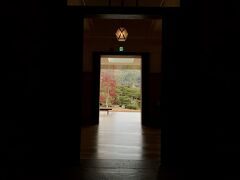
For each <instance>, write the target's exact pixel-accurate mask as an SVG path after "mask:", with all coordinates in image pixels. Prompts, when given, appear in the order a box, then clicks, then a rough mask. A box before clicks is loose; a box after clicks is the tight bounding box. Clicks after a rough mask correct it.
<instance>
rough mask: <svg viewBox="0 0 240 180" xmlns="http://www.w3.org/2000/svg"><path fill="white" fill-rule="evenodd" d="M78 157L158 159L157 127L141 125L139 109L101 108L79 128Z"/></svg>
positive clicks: (158, 141) (158, 139) (158, 131)
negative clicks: (89, 122)
mask: <svg viewBox="0 0 240 180" xmlns="http://www.w3.org/2000/svg"><path fill="white" fill-rule="evenodd" d="M80 157H81V159H125V160H126V159H128V160H146V159H149V160H151V159H152V160H160V129H155V128H148V127H142V125H141V113H139V112H109V114H107V112H105V111H103V112H100V123H99V125H98V126H89V127H84V128H82V135H81V152H80Z"/></svg>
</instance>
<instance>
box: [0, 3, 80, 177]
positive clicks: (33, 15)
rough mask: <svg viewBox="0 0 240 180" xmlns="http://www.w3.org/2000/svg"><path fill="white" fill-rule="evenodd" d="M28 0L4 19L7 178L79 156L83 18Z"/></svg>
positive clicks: (73, 160) (40, 170)
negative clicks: (31, 2) (28, 0)
mask: <svg viewBox="0 0 240 180" xmlns="http://www.w3.org/2000/svg"><path fill="white" fill-rule="evenodd" d="M25 5H26V4H24V7H23V8H21V7H22V6H20V4H19V6H11V8H9V9H10V11H8V13H7V14H6V17H5V20H4V27H5V28H6V27H7V29H5V28H4V32H5V35H4V36H5V37H4V44H5V47H6V50H5V51H4V54H3V57H2V58H1V59H5V62H6V64H4V66H2V67H4V72H5V76H4V78H5V79H4V84H3V90H4V94H3V96H4V98H3V101H2V102H3V104H4V107H5V110H4V113H3V119H1V121H2V122H3V123H4V126H1V127H4V129H3V130H2V131H1V132H2V133H3V135H4V136H3V138H4V139H3V141H1V142H3V143H2V144H1V147H3V148H2V149H1V150H3V155H4V159H5V161H2V162H3V163H4V164H5V166H4V167H6V169H3V173H2V174H1V176H3V177H4V178H6V177H7V176H10V177H11V176H16V175H19V174H29V173H34V171H38V173H43V172H44V171H45V170H47V169H48V168H49V169H51V171H53V169H54V168H56V167H65V166H71V165H73V164H76V163H78V161H79V142H80V119H81V116H80V109H81V104H80V102H81V99H80V94H81V87H80V83H81V77H82V74H81V65H82V63H81V60H82V57H81V54H82V53H81V47H82V45H81V42H82V36H81V34H82V33H81V32H82V30H83V26H82V19H81V18H79V17H78V19H74V17H76V16H74V15H71V14H67V12H62V11H61V12H60V11H59V12H58V13H49V11H47V9H46V7H42V4H41V3H40V2H39V3H38V2H35V3H33V4H28V5H26V6H25ZM48 10H49V9H48ZM68 16H70V17H68ZM66 25H67V26H68V27H69V28H70V29H71V32H69V30H66V28H65V27H66ZM72 34H79V36H74V37H73V36H72ZM30 169H31V170H30ZM4 178H3V179H4Z"/></svg>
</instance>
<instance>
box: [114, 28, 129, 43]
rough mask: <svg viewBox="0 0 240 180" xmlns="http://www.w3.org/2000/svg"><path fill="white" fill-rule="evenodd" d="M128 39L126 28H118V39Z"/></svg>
mask: <svg viewBox="0 0 240 180" xmlns="http://www.w3.org/2000/svg"><path fill="white" fill-rule="evenodd" d="M127 37H128V32H127V30H126V29H125V28H124V27H120V28H118V30H117V32H116V38H117V40H118V41H126V40H127Z"/></svg>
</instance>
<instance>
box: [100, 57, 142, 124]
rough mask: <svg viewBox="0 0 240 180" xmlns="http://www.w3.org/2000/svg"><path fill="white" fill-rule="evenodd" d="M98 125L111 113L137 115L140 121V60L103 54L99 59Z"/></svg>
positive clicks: (138, 58) (139, 58) (109, 116)
mask: <svg viewBox="0 0 240 180" xmlns="http://www.w3.org/2000/svg"><path fill="white" fill-rule="evenodd" d="M100 61H101V62H100V79H99V82H100V88H99V110H100V113H99V122H101V120H102V119H104V117H106V118H108V119H109V118H110V119H111V115H110V114H109V112H111V114H119V115H120V114H123V113H125V114H136V115H137V116H136V117H138V118H137V119H138V121H139V122H140V121H141V110H142V106H141V104H142V103H141V101H142V77H141V76H142V63H141V61H142V58H141V56H136V55H132V56H131V55H130V56H129V55H102V56H101V59H100ZM105 115H107V116H105Z"/></svg>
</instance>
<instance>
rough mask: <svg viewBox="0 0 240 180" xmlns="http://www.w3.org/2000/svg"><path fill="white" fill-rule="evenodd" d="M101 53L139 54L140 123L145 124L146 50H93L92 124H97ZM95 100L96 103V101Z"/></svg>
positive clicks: (147, 65) (146, 97) (147, 57)
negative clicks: (138, 51)
mask: <svg viewBox="0 0 240 180" xmlns="http://www.w3.org/2000/svg"><path fill="white" fill-rule="evenodd" d="M102 55H109V56H111V55H122V56H141V83H142V84H141V96H142V98H141V123H142V125H147V117H148V114H149V110H148V108H147V107H148V101H147V100H148V99H149V98H148V96H149V93H148V87H149V86H148V83H149V80H148V77H149V76H148V74H149V73H150V72H149V63H150V62H149V61H150V59H149V57H150V56H149V53H148V52H140V53H137V52H94V53H93V81H92V95H93V98H92V112H93V121H94V122H93V124H99V92H100V69H101V56H102ZM96 102H97V103H96Z"/></svg>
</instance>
